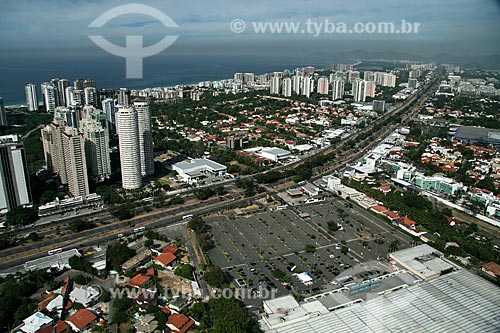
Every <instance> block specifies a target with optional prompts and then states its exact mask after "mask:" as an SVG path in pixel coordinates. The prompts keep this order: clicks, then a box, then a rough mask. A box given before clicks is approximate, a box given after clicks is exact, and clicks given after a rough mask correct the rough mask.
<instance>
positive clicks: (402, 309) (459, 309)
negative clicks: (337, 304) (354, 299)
mask: <svg viewBox="0 0 500 333" xmlns="http://www.w3.org/2000/svg"><path fill="white" fill-rule="evenodd" d="M498 313H500V288H499V287H497V286H495V285H493V284H492V283H490V282H488V281H486V280H484V279H483V278H481V277H479V276H477V275H475V274H473V273H471V272H469V271H467V270H465V269H460V270H458V271H455V272H451V273H449V274H446V275H443V276H440V277H438V278H436V279H434V280H432V281H428V282H421V283H418V284H416V285H414V286H411V287H408V288H404V289H400V290H397V291H394V292H392V293H389V294H386V295H382V296H378V297H375V298H372V299H368V300H366V301H364V302H361V303H357V304H355V305H352V306H349V307H345V308H342V309H338V310H336V311H332V312H329V313H326V314H321V315H316V316H309V317H308V318H307V319H305V320H301V321H296V322H294V323H285V322H282V324H281V325H279V326H280V327H276V328H274V329H270V328H269V327H268V328H267V330H266V332H270V333H292V332H310V333H328V332H355V333H359V332H455V333H459V332H498V330H499V328H500V316H499V315H498Z"/></svg>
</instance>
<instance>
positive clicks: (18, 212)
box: [5, 207, 38, 225]
mask: <svg viewBox="0 0 500 333" xmlns="http://www.w3.org/2000/svg"><path fill="white" fill-rule="evenodd" d="M37 218H38V215H37V213H36V211H35V210H34V209H33V208H29V207H26V208H24V207H14V208H12V209H11V210H10V212H8V213H7V215H6V219H5V222H6V223H7V224H8V225H17V224H29V223H32V222H34V221H35V220H36V219H37Z"/></svg>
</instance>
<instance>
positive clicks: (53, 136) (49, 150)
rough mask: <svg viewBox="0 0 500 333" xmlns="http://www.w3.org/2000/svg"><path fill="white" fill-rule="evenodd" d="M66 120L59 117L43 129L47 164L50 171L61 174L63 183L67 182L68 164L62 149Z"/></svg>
mask: <svg viewBox="0 0 500 333" xmlns="http://www.w3.org/2000/svg"><path fill="white" fill-rule="evenodd" d="M64 126H65V122H64V120H63V119H61V118H59V117H55V118H54V120H52V122H51V123H50V124H48V125H47V126H45V127H44V128H42V130H41V134H42V144H43V153H44V156H45V164H46V167H47V170H48V171H49V172H50V173H53V174H56V175H58V176H59V178H60V180H61V183H62V184H67V180H66V165H65V160H64V154H63V150H62V132H63V130H64Z"/></svg>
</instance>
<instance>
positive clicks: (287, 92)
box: [282, 77, 292, 97]
mask: <svg viewBox="0 0 500 333" xmlns="http://www.w3.org/2000/svg"><path fill="white" fill-rule="evenodd" d="M282 93H283V96H285V97H290V96H292V79H291V78H289V77H286V78H284V79H283V91H282Z"/></svg>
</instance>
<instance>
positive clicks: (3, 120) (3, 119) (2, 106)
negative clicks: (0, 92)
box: [0, 97, 7, 126]
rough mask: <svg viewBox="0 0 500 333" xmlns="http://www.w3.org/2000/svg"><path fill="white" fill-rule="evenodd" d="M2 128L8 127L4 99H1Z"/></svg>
mask: <svg viewBox="0 0 500 333" xmlns="http://www.w3.org/2000/svg"><path fill="white" fill-rule="evenodd" d="M0 126H7V115H6V114H5V105H4V101H3V98H2V97H0Z"/></svg>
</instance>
